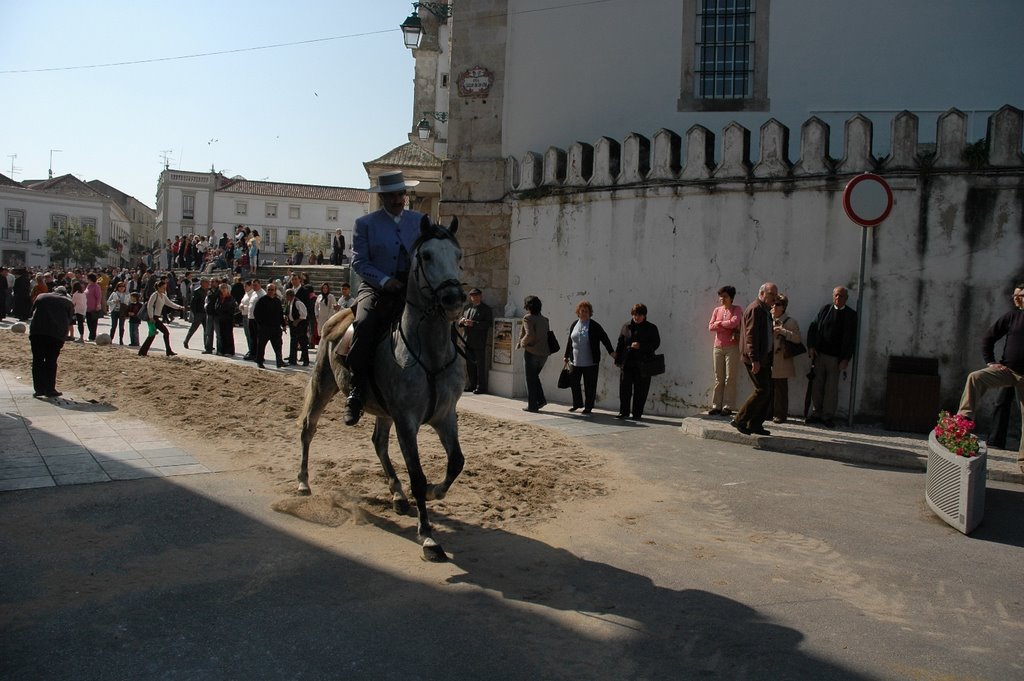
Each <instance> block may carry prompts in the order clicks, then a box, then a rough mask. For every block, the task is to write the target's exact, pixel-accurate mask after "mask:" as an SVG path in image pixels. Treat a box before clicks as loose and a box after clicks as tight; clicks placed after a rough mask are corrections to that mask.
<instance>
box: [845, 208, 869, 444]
mask: <svg viewBox="0 0 1024 681" xmlns="http://www.w3.org/2000/svg"><path fill="white" fill-rule="evenodd" d="M867 253H868V227H865V226H864V225H861V230H860V274H858V275H857V336H856V338H854V345H853V366H852V367H850V417H849V419H848V420H847V423H846V425H848V426H851V427H852V426H853V414H854V412H855V411H856V406H857V371H858V369H860V337H861V329H862V328H863V327H864V320H865V319H866V317H865V315H864V264H865V262H866V261H867Z"/></svg>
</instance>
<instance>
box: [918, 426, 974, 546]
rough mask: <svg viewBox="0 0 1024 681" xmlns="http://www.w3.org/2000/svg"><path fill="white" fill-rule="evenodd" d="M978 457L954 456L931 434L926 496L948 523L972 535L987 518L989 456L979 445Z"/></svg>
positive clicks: (929, 438) (929, 436)
mask: <svg viewBox="0 0 1024 681" xmlns="http://www.w3.org/2000/svg"><path fill="white" fill-rule="evenodd" d="M979 444H980V449H979V450H978V456H974V457H971V458H969V459H968V458H966V457H963V456H957V455H956V454H953V453H952V452H950V451H949V450H948V449H946V447H945V446H943V445H942V444H940V443H939V442H938V440H936V439H935V432H934V431H932V432H931V433H930V434H929V435H928V473H927V475H926V482H925V492H924V497H925V500H926V501H927V502H928V506H929V507H930V508H931V509H932V511H934V512H935V514H936V515H937V516H939V517H940V518H942V519H943V520H945V521H946V522H947V523H949V524H950V525H952V526H953V527H955V528H956V529H958V530H960V531H961V532H963V533H964V534H969V533H970V532H971V530H973V529H974V528H975V527H977V526H978V523H980V522H981V518H982V516H984V515H985V476H986V472H987V453H988V450H987V449H986V447H985V444H984V443H983V442H982V443H979Z"/></svg>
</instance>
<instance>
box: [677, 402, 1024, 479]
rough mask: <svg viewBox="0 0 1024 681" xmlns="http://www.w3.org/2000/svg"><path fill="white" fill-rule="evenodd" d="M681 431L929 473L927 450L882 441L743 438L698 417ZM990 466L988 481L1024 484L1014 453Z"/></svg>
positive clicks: (994, 457)
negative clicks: (927, 470)
mask: <svg viewBox="0 0 1024 681" xmlns="http://www.w3.org/2000/svg"><path fill="white" fill-rule="evenodd" d="M679 427H680V429H681V430H682V432H683V433H684V434H685V435H689V436H691V437H697V438H701V439H705V440H719V441H721V442H731V443H733V444H739V445H748V446H751V447H753V448H754V449H761V450H764V451H769V452H779V453H781V454H795V455H797V456H809V457H813V458H818V459H831V460H833V461H842V462H844V463H854V464H865V465H871V466H885V467H888V468H900V469H903V470H912V471H917V472H921V473H923V472H925V470H926V469H927V462H928V454H927V447H926V446H922V447H920V448H917V447H913V446H907V445H906V444H905V443H903V442H898V441H896V442H893V444H883V443H882V442H883V441H884V439H883V438H878V439H879V441H880V442H879V443H867V442H862V441H861V442H851V441H844V440H842V439H840V438H836V439H833V440H828V441H825V440H820V439H814V438H810V437H794V436H791V435H786V434H779V435H767V436H765V435H744V434H742V433H740V432H738V431H736V430H734V429H733V428H732V427H730V426H727V425H724V424H721V422H716V423H710V424H709V423H708V421H707V420H705V419H701V418H695V417H689V418H685V419H683V422H682V423H681V424H680V426H679ZM840 436H841V434H840ZM988 463H989V465H988V467H987V476H986V479H988V480H992V481H999V482H1010V483H1016V484H1024V473H1022V472H1021V470H1020V468H1019V467H1018V466H1017V465H1016V454H1015V453H1013V452H1009V453H1008V456H1001V455H1000V454H995V455H994V454H993V452H992V451H990V452H989V461H988Z"/></svg>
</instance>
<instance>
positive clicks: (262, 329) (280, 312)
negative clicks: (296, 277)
mask: <svg viewBox="0 0 1024 681" xmlns="http://www.w3.org/2000/svg"><path fill="white" fill-rule="evenodd" d="M252 316H253V319H254V320H255V322H256V332H257V334H258V336H257V341H256V366H258V367H259V368H260V369H265V368H266V367H265V366H263V362H264V360H265V358H266V353H267V342H269V343H270V347H272V348H273V349H274V355H275V356H276V357H277V368H278V369H280V368H281V367H283V366H284V361H283V359H282V357H281V333H282V332H283V331H284V327H285V326H286V325H287V322H286V321H285V317H284V308H283V307H282V306H281V299H280V298H278V297H277V285H276V284H267V295H265V296H263V297H261V298H260V299H259V300H257V301H256V305H255V307H253V312H252Z"/></svg>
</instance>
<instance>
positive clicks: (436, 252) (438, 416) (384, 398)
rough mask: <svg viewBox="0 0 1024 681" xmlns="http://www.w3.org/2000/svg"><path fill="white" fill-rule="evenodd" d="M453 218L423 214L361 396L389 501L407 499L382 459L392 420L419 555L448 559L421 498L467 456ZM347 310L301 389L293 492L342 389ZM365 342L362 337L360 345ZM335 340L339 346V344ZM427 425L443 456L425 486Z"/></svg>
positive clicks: (438, 489)
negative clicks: (398, 311) (460, 405)
mask: <svg viewBox="0 0 1024 681" xmlns="http://www.w3.org/2000/svg"><path fill="white" fill-rule="evenodd" d="M458 227H459V223H458V219H457V218H456V219H453V220H452V224H451V226H450V227H449V228H448V229H445V228H444V227H442V226H440V225H434V224H431V222H430V219H429V218H428V217H426V216H424V218H423V221H422V223H421V224H420V237H419V239H417V241H416V243H415V245H414V247H413V252H412V270H411V272H410V273H409V281H408V283H407V285H406V303H405V309H404V311H403V312H402V317H401V319H400V320H399V322H398V325H397V327H396V328H394V329H392V331H391V332H390V333H389V334H388V335H386V336H385V337H384V338H382V339H381V340H380V341H379V342H378V343H377V347H376V352H375V354H374V356H373V357H374V359H373V372H372V376H371V379H370V381H368V384H369V385H368V389H367V390H366V391H365V394H364V410H365V411H366V412H367V413H369V414H373V415H374V416H376V422H375V423H374V426H373V446H374V448H375V449H376V451H377V457H378V458H379V459H380V463H381V466H383V468H384V475H385V476H387V480H388V487H389V488H390V489H391V495H392V506H393V508H394V510H395V511H396V512H398V513H402V514H405V513H408V512H409V501H408V499H407V498H406V496H405V493H404V492H403V491H402V483H401V482H399V480H398V477H397V476H396V474H395V468H394V466H392V465H391V458H390V457H389V456H388V436H389V434H390V432H391V426H392V424H394V426H395V432H396V434H397V435H398V444H399V447H400V448H401V450H402V456H403V457H404V458H405V467H406V469H407V470H408V472H409V486H410V488H411V490H412V496H413V498H414V499H415V500H416V509H417V511H418V514H419V524H418V527H417V535H418V537H419V540H420V543H421V546H422V550H423V557H424V559H426V560H430V561H435V562H440V561H444V560H447V556H446V554H445V552H444V549H442V548H441V546H440V544H438V543H437V542H436V541H434V539H433V537H432V536H431V526H430V523H429V521H428V520H427V501H428V500H432V499H443V498H444V496H445V494H447V493H448V488H449V487H451V485H452V483H453V482H455V478H457V477H458V475H459V473H461V472H462V466H463V463H464V461H465V459H464V457H463V455H462V448H461V447H460V446H459V431H458V425H457V423H456V418H455V404H456V403H457V402H458V400H459V397H461V396H462V391H463V388H464V386H465V380H466V379H465V362H464V360H463V358H462V355H461V354H460V352H459V350H458V348H457V347H456V345H455V343H454V326H453V323H454V321H455V320H456V319H458V317H459V315H460V314H461V313H462V308H463V305H464V304H465V302H466V294H465V293H464V292H463V290H462V283H461V282H460V281H459V275H460V271H461V266H460V263H461V261H462V249H461V247H460V246H459V242H458V241H457V240H456V238H455V232H456V231H457V230H458ZM353 318H354V315H353V313H352V311H351V310H347V309H346V310H342V311H341V312H338V313H337V314H335V315H334V316H332V317H331V319H330V320H328V322H327V323H326V324H325V325H324V329H323V333H322V340H321V345H320V349H319V351H318V352H317V358H316V366H315V367H314V369H313V372H312V374H311V376H310V380H309V385H308V386H307V388H306V399H305V403H304V404H303V407H302V415H301V416H300V424H301V426H302V464H301V467H300V469H299V476H298V480H299V494H303V495H306V494H309V493H310V489H309V472H308V462H309V444H310V442H311V441H312V439H313V436H314V435H315V434H316V428H317V422H318V421H319V420H320V415H321V414H322V413H323V410H324V408H325V407H326V406H327V404H328V403H329V402H330V401H331V398H333V397H334V396H335V395H336V394H338V392H339V391H342V390H343V391H344V392H345V393H347V392H348V390H349V388H350V385H349V379H350V376H349V372H348V369H347V368H346V367H345V360H344V357H343V356H342V355H341V354H339V352H338V351H339V349H342V351H346V350H344V348H346V347H347V340H346V339H345V335H346V332H347V331H348V330H349V327H350V326H351V325H352V321H353ZM366 340H370V339H363V342H365V341H366ZM339 344H341V348H339ZM423 424H429V425H430V426H431V427H432V428H433V429H434V430H435V431H436V432H437V435H438V437H439V438H440V439H441V444H442V445H444V449H445V452H446V453H447V455H448V467H447V471H446V473H445V477H444V481H442V482H440V483H438V484H433V485H432V484H428V483H427V478H426V476H425V475H424V474H423V468H422V466H421V465H420V453H419V449H418V447H417V444H416V434H417V432H418V431H419V429H420V426H421V425H423Z"/></svg>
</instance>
